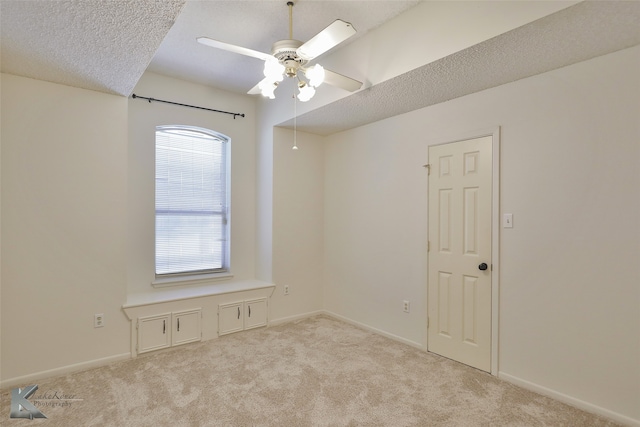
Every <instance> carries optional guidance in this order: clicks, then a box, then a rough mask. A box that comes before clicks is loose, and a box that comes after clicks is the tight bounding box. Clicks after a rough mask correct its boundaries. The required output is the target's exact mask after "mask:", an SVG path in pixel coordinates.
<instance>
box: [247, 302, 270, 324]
mask: <svg viewBox="0 0 640 427" xmlns="http://www.w3.org/2000/svg"><path fill="white" fill-rule="evenodd" d="M244 307H245V313H244V315H245V317H244V328H245V329H251V328H259V327H260V326H267V299H266V298H260V299H255V300H251V301H245V302H244Z"/></svg>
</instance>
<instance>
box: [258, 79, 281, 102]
mask: <svg viewBox="0 0 640 427" xmlns="http://www.w3.org/2000/svg"><path fill="white" fill-rule="evenodd" d="M281 80H282V79H281ZM277 87H278V82H274V81H269V80H267V79H265V80H263V81H261V82H260V84H259V85H258V88H260V93H261V94H262V96H265V97H267V98H269V99H275V98H276V95H275V93H274V92H275V90H276V88H277Z"/></svg>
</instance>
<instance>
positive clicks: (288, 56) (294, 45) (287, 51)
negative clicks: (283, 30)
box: [271, 40, 308, 77]
mask: <svg viewBox="0 0 640 427" xmlns="http://www.w3.org/2000/svg"><path fill="white" fill-rule="evenodd" d="M302 44H303V43H302V42H301V41H299V40H280V41H277V42H275V43H274V44H273V46H272V47H271V54H272V55H273V56H274V57H275V58H276V59H277V60H278V62H280V63H281V64H282V65H284V67H285V69H286V70H285V73H286V74H287V76H288V77H295V76H296V74H297V73H298V69H300V67H302V66H304V65H305V64H306V63H307V62H308V61H307V60H306V59H302V58H300V57H299V56H298V54H297V53H296V50H297V49H298V48H299V47H300V46H302Z"/></svg>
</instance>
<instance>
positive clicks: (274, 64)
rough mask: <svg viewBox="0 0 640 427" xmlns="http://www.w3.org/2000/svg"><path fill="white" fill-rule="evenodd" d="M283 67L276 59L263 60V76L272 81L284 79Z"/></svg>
mask: <svg viewBox="0 0 640 427" xmlns="http://www.w3.org/2000/svg"><path fill="white" fill-rule="evenodd" d="M284 70H285V67H284V65H282V64H281V63H280V62H278V61H277V60H276V59H267V60H266V61H264V76H265V77H267V78H268V79H269V80H271V81H273V82H281V81H282V80H283V79H284V75H283V73H284Z"/></svg>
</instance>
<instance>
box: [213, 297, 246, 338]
mask: <svg viewBox="0 0 640 427" xmlns="http://www.w3.org/2000/svg"><path fill="white" fill-rule="evenodd" d="M243 329H244V303H242V302H236V303H231V304H221V305H219V306H218V335H225V334H230V333H232V332H238V331H241V330H243Z"/></svg>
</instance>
